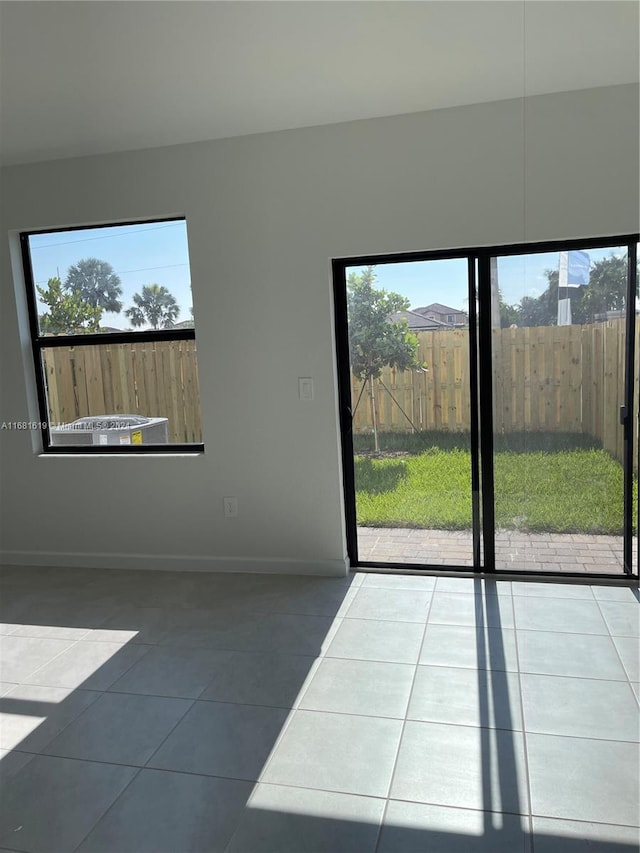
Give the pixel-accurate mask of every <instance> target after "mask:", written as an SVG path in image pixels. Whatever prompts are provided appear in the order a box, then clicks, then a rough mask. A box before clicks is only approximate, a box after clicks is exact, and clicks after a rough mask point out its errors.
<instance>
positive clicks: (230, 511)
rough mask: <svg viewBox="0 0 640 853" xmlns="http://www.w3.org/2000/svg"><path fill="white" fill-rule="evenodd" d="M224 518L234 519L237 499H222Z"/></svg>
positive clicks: (236, 510)
mask: <svg viewBox="0 0 640 853" xmlns="http://www.w3.org/2000/svg"><path fill="white" fill-rule="evenodd" d="M222 503H223V505H224V516H225V518H235V517H236V515H237V514H238V498H222Z"/></svg>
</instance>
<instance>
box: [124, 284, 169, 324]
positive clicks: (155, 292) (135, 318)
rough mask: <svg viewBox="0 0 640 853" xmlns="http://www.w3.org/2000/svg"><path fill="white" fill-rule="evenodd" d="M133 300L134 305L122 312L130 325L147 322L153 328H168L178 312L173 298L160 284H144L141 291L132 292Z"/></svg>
mask: <svg viewBox="0 0 640 853" xmlns="http://www.w3.org/2000/svg"><path fill="white" fill-rule="evenodd" d="M133 301H134V302H135V305H134V306H132V307H131V308H128V309H127V310H126V311H125V312H124V313H125V314H126V315H127V317H128V318H129V319H130V320H131V325H132V326H144V324H145V323H149V325H150V326H151V327H152V328H153V329H159V328H163V329H170V328H171V327H172V326H173V324H174V322H175V321H176V318H177V317H178V314H179V313H180V306H179V305H178V303H177V302H176V300H175V298H174V297H173V296H172V295H171V293H169V291H168V290H167V288H166V287H163V286H162V285H160V284H146V285H144V287H143V288H142V293H134V295H133Z"/></svg>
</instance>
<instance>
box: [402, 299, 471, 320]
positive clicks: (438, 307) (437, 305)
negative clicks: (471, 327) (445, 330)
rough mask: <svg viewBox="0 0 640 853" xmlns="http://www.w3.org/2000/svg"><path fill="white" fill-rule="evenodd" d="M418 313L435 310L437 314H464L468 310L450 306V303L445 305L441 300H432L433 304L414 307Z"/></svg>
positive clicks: (413, 309)
mask: <svg viewBox="0 0 640 853" xmlns="http://www.w3.org/2000/svg"><path fill="white" fill-rule="evenodd" d="M411 310H412V311H414V312H415V313H416V314H428V313H429V311H433V312H434V313H435V314H464V315H465V317H466V311H461V310H460V309H459V308H450V307H449V306H448V305H443V304H442V303H441V302H432V303H431V305H425V306H424V307H423V308H412V309H411Z"/></svg>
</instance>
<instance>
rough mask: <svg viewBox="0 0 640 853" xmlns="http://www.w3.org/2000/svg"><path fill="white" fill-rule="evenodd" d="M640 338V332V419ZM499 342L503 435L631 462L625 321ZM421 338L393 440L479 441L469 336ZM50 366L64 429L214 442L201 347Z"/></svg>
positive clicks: (122, 348) (65, 355)
mask: <svg viewBox="0 0 640 853" xmlns="http://www.w3.org/2000/svg"><path fill="white" fill-rule="evenodd" d="M639 334H640V327H637V329H636V389H635V412H634V416H635V417H636V418H637V412H638V370H639V368H640V364H639V363H638V362H639V355H638V340H639ZM493 336H494V341H493V354H492V358H493V378H494V384H493V387H494V429H495V430H496V431H497V432H502V431H503V432H514V431H520V430H544V431H547V430H549V431H562V432H576V433H586V434H589V435H592V436H594V437H595V438H597V439H599V440H600V441H601V442H602V444H603V446H604V447H605V448H606V449H607V450H608V451H609V452H610V453H612V454H613V455H614V456H616V457H617V458H618V459H622V430H621V428H620V426H619V410H620V406H621V405H622V402H623V400H622V394H623V389H624V343H625V329H624V322H623V321H622V320H612V321H609V322H607V323H598V324H595V325H589V326H540V327H526V328H518V329H496V330H495V331H494V332H493ZM418 339H419V349H418V357H419V359H420V361H422V362H425V363H426V365H427V368H428V373H423V372H415V371H405V372H399V371H395V370H391V369H389V368H387V369H385V370H384V371H383V373H382V376H381V377H380V380H379V381H376V382H375V383H374V390H375V400H376V411H377V418H378V425H379V428H380V429H381V430H382V431H384V432H390V431H399V432H411V431H413V428H414V427H415V429H417V430H449V431H465V430H468V429H469V412H470V399H469V333H468V331H466V330H455V331H438V332H420V333H419V335H418ZM44 366H45V371H46V381H47V393H48V399H49V409H50V421H51V422H52V423H68V422H70V421H73V420H75V419H76V418H79V417H84V416H87V415H105V414H140V415H145V416H148V417H166V418H168V419H169V440H170V441H171V442H186V443H190V442H200V441H202V430H201V422H200V392H199V387H198V371H197V358H196V344H195V341H162V342H156V343H133V344H109V343H108V342H107V343H105V344H102V345H100V346H98V347H82V346H80V347H70V348H67V347H52V348H50V349H47V350H45V351H44ZM383 383H384V385H383ZM384 386H386V388H387V389H388V391H389V392H391V394H393V396H394V397H395V399H396V400H397V403H398V404H399V405H397V404H396V403H395V402H394V400H392V398H391V396H390V394H389V393H388V391H387V390H386V389H385V387H384ZM361 389H362V383H361V382H359V381H358V380H356V379H352V395H353V397H352V398H353V403H354V405H355V403H356V400H357V399H358V396H359V394H360V391H361ZM400 406H401V407H402V409H403V410H404V412H406V416H405V414H403V412H402V411H401V409H400ZM409 419H410V420H411V423H410V422H409ZM636 423H637V420H636ZM412 425H413V426H412ZM371 429H372V422H371V407H370V403H369V396H368V393H367V390H366V389H365V392H364V393H363V395H362V398H361V400H360V403H359V405H358V407H357V409H356V413H355V417H354V431H355V432H357V433H364V432H370V431H371Z"/></svg>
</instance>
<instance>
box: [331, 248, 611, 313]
mask: <svg viewBox="0 0 640 853" xmlns="http://www.w3.org/2000/svg"><path fill="white" fill-rule="evenodd" d="M624 251H625V250H624V249H620V248H618V247H612V248H611V249H592V250H590V251H589V252H588V254H589V257H590V260H591V263H594V262H595V261H598V260H600V259H602V258H605V257H608V256H609V255H610V254H612V252H613V253H615V254H620V253H621V252H624ZM558 254H559V253H558V252H545V253H541V254H535V255H516V256H513V257H504V258H498V282H499V287H500V290H501V292H502V295H503V298H504V300H505V302H506V303H507V304H509V305H515V304H517V303H519V302H520V300H521V299H522V297H523V296H532V297H536V296H540V294H541V293H543V291H545V290H546V288H547V283H548V282H547V277H546V276H545V274H544V271H545V270H547V269H556V270H557V269H558ZM362 269H363V268H362V267H350V268H349V269H348V270H347V274H348V273H349V272H361V271H362ZM375 274H376V286H377V287H378V288H381V289H384V290H387V291H393V292H394V293H400V294H402V295H403V296H406V297H408V299H409V301H410V303H411V307H412V308H419V307H421V306H424V305H429V304H431V303H432V302H441V303H442V304H443V305H446V306H448V307H450V308H455V309H457V310H463V311H467V310H468V303H467V300H468V292H467V261H466V259H464V258H453V259H450V260H441V261H417V262H412V263H401V264H379V265H378V266H376V267H375Z"/></svg>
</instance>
